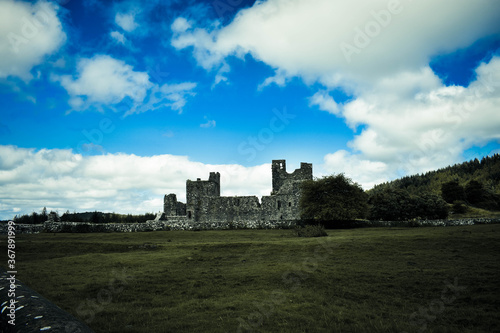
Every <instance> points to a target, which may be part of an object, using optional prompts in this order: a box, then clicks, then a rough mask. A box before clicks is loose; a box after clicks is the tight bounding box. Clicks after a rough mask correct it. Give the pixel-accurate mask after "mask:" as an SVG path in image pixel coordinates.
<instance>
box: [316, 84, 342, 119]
mask: <svg viewBox="0 0 500 333" xmlns="http://www.w3.org/2000/svg"><path fill="white" fill-rule="evenodd" d="M309 105H310V106H312V105H317V106H318V107H319V109H320V110H323V111H326V112H329V113H331V114H335V115H338V114H339V113H340V110H339V106H338V104H337V102H335V100H334V99H333V97H332V96H330V95H329V94H328V91H326V90H322V91H318V92H317V93H315V94H314V95H313V96H312V97H311V98H310V99H309Z"/></svg>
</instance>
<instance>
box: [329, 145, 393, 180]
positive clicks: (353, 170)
mask: <svg viewBox="0 0 500 333" xmlns="http://www.w3.org/2000/svg"><path fill="white" fill-rule="evenodd" d="M324 168H325V169H326V171H327V172H328V173H329V174H332V173H335V174H337V173H344V174H345V175H346V176H347V177H349V178H351V179H352V180H353V181H355V182H357V183H359V184H362V185H363V187H364V188H366V189H368V188H371V187H373V186H374V185H376V184H380V183H382V182H384V181H386V180H387V179H388V177H389V176H390V174H389V173H388V172H389V166H388V165H387V164H386V163H384V162H374V161H370V160H368V159H363V157H362V156H360V155H353V154H351V153H349V152H348V151H346V150H339V151H337V152H335V153H333V154H328V155H326V156H325V165H324Z"/></svg>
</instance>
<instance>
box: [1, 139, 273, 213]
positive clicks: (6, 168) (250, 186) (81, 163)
mask: <svg viewBox="0 0 500 333" xmlns="http://www.w3.org/2000/svg"><path fill="white" fill-rule="evenodd" d="M211 171H218V172H220V173H221V191H222V195H257V196H262V195H268V194H269V192H270V189H271V166H270V164H264V165H259V166H255V167H243V166H240V165H236V164H234V165H208V164H202V163H199V162H194V161H190V160H189V159H188V157H186V156H173V155H157V156H150V157H141V156H136V155H126V154H106V155H99V156H85V157H83V156H82V155H79V154H74V153H73V152H72V151H71V150H59V149H43V150H40V151H35V150H34V149H25V148H18V147H14V146H1V145H0V196H1V197H2V206H1V208H0V219H7V218H12V217H13V215H14V214H18V213H19V211H20V212H21V213H30V212H31V211H33V210H37V211H38V210H40V209H41V208H42V207H47V209H57V210H59V212H60V213H63V212H65V211H66V210H67V209H69V210H70V211H73V210H76V211H84V210H89V211H91V210H101V211H108V212H113V211H114V212H117V213H136V214H142V213H145V212H157V211H160V210H162V208H163V195H164V194H168V193H176V194H177V198H178V200H181V201H183V202H185V191H186V180H187V179H196V178H202V179H208V174H209V172H211ZM16 209H17V211H16Z"/></svg>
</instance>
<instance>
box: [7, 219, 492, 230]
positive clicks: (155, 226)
mask: <svg viewBox="0 0 500 333" xmlns="http://www.w3.org/2000/svg"><path fill="white" fill-rule="evenodd" d="M488 223H500V218H468V219H456V220H417V221H354V222H353V221H351V222H346V223H344V224H345V225H343V224H341V225H338V226H336V225H335V224H332V226H331V227H333V228H335V227H341V228H342V227H345V228H356V227H358V228H359V227H441V226H443V227H444V226H464V225H474V224H488ZM296 224H297V221H295V220H286V221H285V220H279V221H244V222H227V221H214V222H195V221H193V220H189V219H187V218H186V217H182V216H181V217H178V218H176V219H169V220H167V221H163V220H160V221H155V220H149V221H147V222H144V223H103V224H100V223H87V222H45V223H44V224H17V225H16V234H22V233H25V234H32V233H39V232H42V231H44V232H68V233H88V232H146V231H158V230H192V231H197V230H227V229H290V228H293V227H295V226H296ZM6 230H7V224H5V225H0V234H5V233H6Z"/></svg>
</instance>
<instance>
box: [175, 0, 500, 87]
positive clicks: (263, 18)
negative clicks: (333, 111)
mask: <svg viewBox="0 0 500 333" xmlns="http://www.w3.org/2000/svg"><path fill="white" fill-rule="evenodd" d="M397 3H399V5H394V4H397ZM423 17H425V22H424V21H423V20H422V18H423ZM499 27H500V21H499V20H498V6H497V3H496V1H494V0H478V1H473V2H472V1H467V0H458V1H456V0H443V1H439V2H435V1H431V0H422V1H417V2H415V1H387V0H369V1H367V0H353V1H349V2H340V1H330V0H290V1H283V0H269V1H265V2H260V1H258V2H256V3H255V4H254V6H253V7H251V8H248V9H245V10H242V11H240V12H239V13H238V14H237V16H236V17H235V18H234V20H233V21H232V22H231V23H230V24H229V25H227V26H225V27H220V26H217V25H214V26H213V27H210V28H207V29H201V28H197V27H196V26H195V25H194V24H193V23H192V22H188V21H187V20H186V19H184V18H178V19H177V20H176V21H174V24H173V25H172V29H173V31H174V36H173V38H172V40H171V44H172V45H173V46H174V47H176V48H178V49H183V48H188V47H192V48H193V56H194V57H195V59H196V60H197V61H198V63H199V65H200V66H202V67H203V68H205V69H207V70H212V69H214V68H217V67H218V66H220V65H221V64H222V63H223V62H224V60H225V58H226V57H228V56H233V55H236V56H239V57H242V56H243V55H245V54H251V55H252V56H253V57H254V58H255V59H257V60H260V61H263V62H264V63H266V64H268V65H269V66H271V67H272V68H275V69H277V70H278V71H279V72H280V73H286V75H287V76H301V77H302V78H303V79H305V80H306V81H314V80H319V81H320V82H322V83H323V84H324V85H326V86H328V87H335V86H338V85H340V84H342V85H344V86H346V85H355V86H358V85H360V84H371V83H372V82H373V81H374V80H375V81H376V80H377V79H378V78H380V77H381V76H392V75H394V74H396V73H398V72H400V71H401V70H408V71H410V72H413V71H414V70H418V69H419V68H421V67H422V66H425V65H427V63H428V61H429V57H431V56H432V55H435V54H438V53H441V52H447V51H452V50H455V49H457V48H460V47H465V46H468V45H470V44H471V43H472V42H474V41H476V40H477V39H478V38H480V37H483V36H486V35H489V34H492V33H498V32H499ZM360 31H362V32H360ZM366 31H368V32H366ZM360 36H361V37H360ZM363 36H365V37H363ZM343 43H344V44H343ZM345 44H349V45H352V46H353V47H356V49H357V50H358V52H357V53H354V54H353V55H352V56H350V57H346V55H345V52H344V51H343V49H342V47H341V46H342V45H345Z"/></svg>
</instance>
